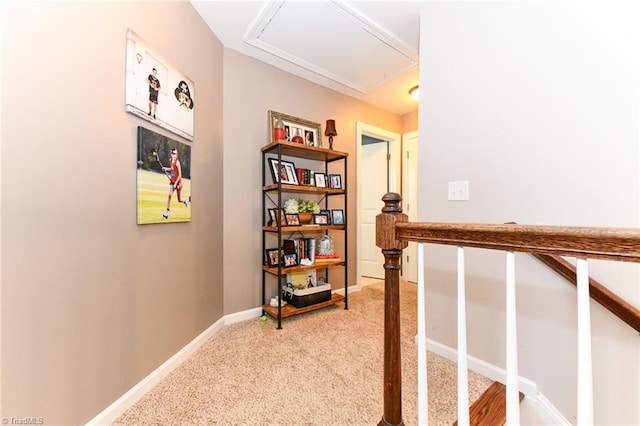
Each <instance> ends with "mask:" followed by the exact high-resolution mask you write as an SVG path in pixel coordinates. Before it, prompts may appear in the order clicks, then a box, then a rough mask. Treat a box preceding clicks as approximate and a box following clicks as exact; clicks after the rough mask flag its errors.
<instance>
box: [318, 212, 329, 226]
mask: <svg viewBox="0 0 640 426" xmlns="http://www.w3.org/2000/svg"><path fill="white" fill-rule="evenodd" d="M320 214H324V215H327V218H329V223H327V225H331V210H320Z"/></svg>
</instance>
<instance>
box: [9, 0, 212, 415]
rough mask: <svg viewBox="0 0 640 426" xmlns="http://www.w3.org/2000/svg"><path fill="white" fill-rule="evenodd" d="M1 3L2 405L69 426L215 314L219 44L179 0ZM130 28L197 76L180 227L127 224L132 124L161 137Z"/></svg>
mask: <svg viewBox="0 0 640 426" xmlns="http://www.w3.org/2000/svg"><path fill="white" fill-rule="evenodd" d="M4 6H5V16H4V22H3V23H2V42H3V44H2V56H3V58H2V60H3V62H2V97H1V102H2V133H1V137H2V186H1V190H2V211H1V213H2V216H1V226H2V241H1V244H2V277H1V278H2V281H1V286H2V287H1V298H2V299H1V309H2V326H1V332H2V347H1V353H2V364H1V371H2V415H3V416H5V417H24V416H40V417H43V418H44V420H45V422H46V423H47V424H80V423H83V422H85V421H87V420H89V419H91V418H92V417H93V416H95V415H96V414H98V413H99V412H100V411H102V410H103V409H104V408H105V407H106V406H108V405H109V404H110V403H112V402H113V401H115V400H116V399H117V398H118V397H120V396H121V395H122V394H123V393H124V392H126V391H127V390H129V389H130V388H131V387H132V386H134V385H135V384H136V383H137V382H138V381H140V380H141V379H142V378H144V377H145V376H146V375H148V374H149V373H150V372H151V371H153V370H154V369H155V368H157V367H158V366H159V365H160V364H162V363H163V362H164V361H166V360H167V359H168V358H169V357H170V356H172V355H173V354H175V353H176V352H177V351H178V350H179V349H181V348H182V347H183V346H184V345H185V344H186V343H188V342H189V341H191V340H192V339H193V338H194V337H196V336H197V335H198V334H200V333H201V332H202V331H204V330H205V329H206V328H207V327H209V326H210V325H211V324H212V323H214V322H215V321H216V320H217V319H219V318H220V317H221V316H222V315H223V285H222V274H223V272H222V262H223V250H222V210H221V208H220V206H221V204H222V189H223V188H222V182H223V179H222V177H223V175H222V46H221V44H220V43H219V42H218V40H217V39H216V38H215V37H214V36H213V35H212V33H211V32H210V31H209V29H208V28H207V27H206V26H205V24H204V23H203V22H202V20H201V19H200V17H199V16H198V15H197V14H196V13H195V11H194V9H193V7H192V6H191V5H190V4H189V3H188V2H186V1H177V2H71V3H67V2H42V3H30V4H23V2H5V5H4ZM127 28H132V29H133V30H134V31H136V32H137V33H138V35H139V36H140V37H141V38H142V39H143V40H145V42H146V43H147V44H148V45H149V46H150V47H151V48H152V49H154V50H155V51H156V52H158V53H159V54H161V55H162V56H163V57H165V58H167V59H168V60H169V61H170V62H171V63H172V65H174V66H176V67H177V68H178V69H179V70H180V71H181V72H182V73H184V74H185V75H186V76H188V77H189V78H190V79H192V80H193V81H194V82H195V102H196V108H195V130H194V132H195V141H194V142H193V144H192V147H193V149H192V180H193V183H192V191H193V205H192V217H193V220H192V222H190V223H182V224H171V225H146V226H138V225H136V165H135V161H136V126H138V125H144V126H146V127H148V128H151V129H153V130H155V131H158V132H160V133H163V134H166V135H167V136H172V135H171V134H169V133H167V132H165V131H163V130H161V129H159V128H156V127H154V126H153V125H151V124H148V123H146V122H142V121H141V120H139V119H137V118H136V117H134V116H132V115H130V114H128V113H126V112H125V111H124V77H125V40H126V38H125V36H126V31H127ZM174 138H175V137H174Z"/></svg>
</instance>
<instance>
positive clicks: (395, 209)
mask: <svg viewBox="0 0 640 426" xmlns="http://www.w3.org/2000/svg"><path fill="white" fill-rule="evenodd" d="M382 201H384V207H383V208H382V213H380V214H379V215H377V216H376V246H378V247H380V248H381V249H382V250H394V249H395V250H402V249H404V248H406V247H407V246H408V245H409V243H408V242H406V241H398V240H396V223H400V222H408V221H409V218H408V216H407V215H406V214H404V213H402V207H401V205H400V204H401V203H402V196H401V195H400V194H396V193H395V192H389V193H387V194H385V195H384V196H383V197H382Z"/></svg>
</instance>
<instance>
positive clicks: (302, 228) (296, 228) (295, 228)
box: [262, 225, 344, 233]
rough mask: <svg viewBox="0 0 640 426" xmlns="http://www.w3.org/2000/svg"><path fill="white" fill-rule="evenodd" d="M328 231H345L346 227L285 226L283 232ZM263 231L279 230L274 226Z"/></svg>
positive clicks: (265, 227) (266, 227)
mask: <svg viewBox="0 0 640 426" xmlns="http://www.w3.org/2000/svg"><path fill="white" fill-rule="evenodd" d="M326 229H334V230H338V231H344V225H300V226H283V227H282V232H302V233H304V232H324V231H325V230H326ZM262 230H263V231H267V232H276V233H277V232H278V228H274V227H273V226H263V227H262Z"/></svg>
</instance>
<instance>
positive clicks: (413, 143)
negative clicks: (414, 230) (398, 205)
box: [402, 130, 419, 283]
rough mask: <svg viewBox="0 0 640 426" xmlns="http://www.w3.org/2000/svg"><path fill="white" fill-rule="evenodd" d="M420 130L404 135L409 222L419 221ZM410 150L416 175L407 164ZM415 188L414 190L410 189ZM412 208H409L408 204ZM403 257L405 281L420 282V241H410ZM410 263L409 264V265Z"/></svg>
mask: <svg viewBox="0 0 640 426" xmlns="http://www.w3.org/2000/svg"><path fill="white" fill-rule="evenodd" d="M418 146H419V139H418V131H417V130H415V131H413V132H408V133H404V134H403V135H402V212H403V213H405V214H406V215H407V217H408V219H409V222H417V221H418V193H419V192H418V188H417V185H418V176H417V173H418V169H417V165H418ZM407 151H409V152H410V153H411V154H412V155H413V161H415V164H416V170H414V172H415V176H409V174H408V173H409V167H407V165H406V164H405V160H406V159H407V157H406V156H405V153H406V152H407ZM409 181H411V182H413V183H415V186H416V187H415V188H411V185H409V184H408V183H409ZM411 189H413V191H410V190H411ZM409 203H411V204H410V206H411V208H410V209H409V208H407V204H409ZM402 255H403V258H402V278H403V279H404V280H405V281H410V282H416V283H417V282H418V243H411V242H410V243H409V244H408V245H407V248H406V249H404V250H403V253H402ZM406 256H411V257H412V259H413V262H408V263H407V262H405V259H406ZM407 265H409V266H407Z"/></svg>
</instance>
